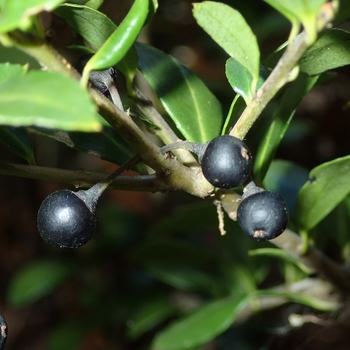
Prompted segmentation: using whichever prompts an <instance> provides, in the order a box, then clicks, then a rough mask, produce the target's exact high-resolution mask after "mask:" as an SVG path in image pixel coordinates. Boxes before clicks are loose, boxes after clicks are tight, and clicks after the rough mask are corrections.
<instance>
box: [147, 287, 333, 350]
mask: <svg viewBox="0 0 350 350" xmlns="http://www.w3.org/2000/svg"><path fill="white" fill-rule="evenodd" d="M262 297H273V298H282V300H281V304H282V303H286V302H288V301H292V302H295V303H300V304H304V305H307V306H309V307H312V308H315V309H317V310H322V311H334V310H335V309H336V307H337V303H335V302H332V301H324V300H321V299H318V298H315V297H314V296H309V295H302V294H297V293H291V292H285V291H282V292H281V291H276V290H261V291H256V292H253V293H250V294H248V295H245V296H240V297H237V296H230V297H227V298H223V299H220V300H216V301H214V302H211V303H209V304H207V305H204V306H203V307H201V308H200V309H198V310H196V311H195V312H194V313H192V314H191V315H189V316H187V317H184V318H183V319H181V320H179V321H175V322H174V323H173V324H171V325H170V326H169V327H168V328H167V329H165V330H164V331H162V332H160V333H158V334H157V335H156V337H155V339H154V342H153V344H152V349H153V350H185V349H192V348H194V347H195V346H199V345H202V344H204V343H206V342H208V341H210V340H211V339H213V338H215V337H216V336H218V335H219V334H221V333H222V332H223V331H225V330H226V329H227V328H228V327H230V326H231V325H232V323H234V322H235V320H236V318H237V316H238V315H239V314H240V312H241V311H242V310H243V309H244V307H246V306H247V305H248V304H249V303H250V302H251V301H253V300H254V299H258V298H262Z"/></svg>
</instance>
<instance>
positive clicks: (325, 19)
mask: <svg viewBox="0 0 350 350" xmlns="http://www.w3.org/2000/svg"><path fill="white" fill-rule="evenodd" d="M334 16H335V9H334V8H333V7H332V6H327V5H326V4H325V5H324V6H323V7H322V8H321V11H320V13H319V16H318V18H317V31H318V32H321V31H322V30H323V29H325V28H326V27H327V26H328V25H329V23H330V22H331V21H332V20H333V18H334ZM316 39H317V38H316V37H314V35H312V36H311V37H310V35H308V33H307V32H306V31H305V30H304V31H302V32H301V33H300V34H299V35H298V36H296V37H295V38H294V39H293V41H291V42H290V43H289V44H288V46H287V48H286V50H285V52H284V53H283V55H282V57H281V58H280V60H279V61H278V63H277V65H276V67H275V68H274V69H273V71H272V72H271V74H270V75H269V77H268V78H267V79H266V81H265V83H264V85H263V86H262V87H261V88H260V89H259V90H258V91H257V93H256V94H255V96H254V97H253V99H252V100H251V103H249V105H247V107H246V108H245V110H244V111H243V113H242V115H241V116H240V118H239V119H238V121H237V123H236V125H235V126H234V127H233V129H232V131H231V132H230V135H231V136H236V137H238V138H239V139H241V140H243V139H244V138H245V136H246V135H247V133H248V131H249V130H250V128H251V127H252V126H253V124H254V123H255V121H256V120H257V119H258V117H259V115H260V114H261V112H262V111H263V110H264V108H265V107H266V106H267V104H268V103H269V102H270V101H271V100H272V98H273V97H274V96H275V95H276V94H277V92H278V91H280V89H281V88H282V87H283V86H284V85H285V84H287V83H288V82H290V81H292V80H294V79H295V78H296V77H297V76H298V73H299V67H298V62H299V60H300V58H301V57H302V55H303V54H304V53H305V52H306V50H307V49H308V48H309V47H311V46H312V45H313V44H314V42H315V41H316Z"/></svg>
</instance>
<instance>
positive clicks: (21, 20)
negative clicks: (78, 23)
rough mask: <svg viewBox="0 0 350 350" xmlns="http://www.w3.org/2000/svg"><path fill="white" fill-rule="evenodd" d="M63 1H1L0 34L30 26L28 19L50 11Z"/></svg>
mask: <svg viewBox="0 0 350 350" xmlns="http://www.w3.org/2000/svg"><path fill="white" fill-rule="evenodd" d="M62 2H64V0H26V1H23V0H2V1H1V3H0V5H1V11H0V33H4V32H9V31H11V30H14V29H16V28H21V29H23V30H26V29H28V27H29V26H30V17H31V16H34V15H37V14H39V13H40V12H42V11H52V10H53V9H54V8H56V7H57V6H59V5H60V4H62Z"/></svg>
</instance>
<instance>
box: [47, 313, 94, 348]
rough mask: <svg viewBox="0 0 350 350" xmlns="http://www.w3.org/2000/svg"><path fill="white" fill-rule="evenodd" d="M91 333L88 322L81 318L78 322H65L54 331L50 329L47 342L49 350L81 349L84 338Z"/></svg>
mask: <svg viewBox="0 0 350 350" xmlns="http://www.w3.org/2000/svg"><path fill="white" fill-rule="evenodd" d="M88 331H89V325H88V324H87V322H86V321H85V320H84V319H82V318H79V319H78V320H65V321H64V323H61V324H59V325H58V326H56V327H55V328H54V329H53V330H51V329H50V333H49V334H48V337H47V340H46V344H45V345H46V347H45V349H47V350H62V349H65V350H76V349H79V347H81V343H82V342H83V341H84V336H86V333H87V332H88Z"/></svg>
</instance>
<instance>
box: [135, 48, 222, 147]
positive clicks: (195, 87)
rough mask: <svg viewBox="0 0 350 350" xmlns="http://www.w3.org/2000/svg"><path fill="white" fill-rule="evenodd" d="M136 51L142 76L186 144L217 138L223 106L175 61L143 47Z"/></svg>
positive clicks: (153, 49) (161, 53)
mask: <svg viewBox="0 0 350 350" xmlns="http://www.w3.org/2000/svg"><path fill="white" fill-rule="evenodd" d="M136 49H137V52H138V55H139V68H140V70H141V72H142V74H143V75H144V76H145V78H146V79H147V81H148V83H149V84H150V85H151V86H152V88H153V89H154V90H155V92H156V93H157V95H158V97H159V99H160V101H161V102H162V104H163V106H164V108H165V110H166V111H167V112H168V114H169V116H170V117H171V119H172V120H173V121H174V123H175V125H176V127H177V128H178V129H179V131H180V132H181V133H182V135H183V136H184V137H185V138H186V140H189V141H197V142H205V141H208V140H210V139H212V138H214V137H215V136H218V135H219V133H220V130H221V126H222V112H221V106H220V103H219V102H218V100H217V99H216V97H215V96H214V95H213V94H212V93H211V92H210V91H209V89H208V88H207V87H206V86H205V85H204V83H203V82H202V81H201V80H200V79H199V78H198V77H196V76H195V75H194V74H193V73H192V72H191V71H189V70H188V69H187V68H186V67H184V66H183V65H182V64H181V63H180V62H178V61H177V60H176V59H175V58H173V57H171V56H169V55H167V54H165V53H163V52H161V51H159V50H157V49H155V48H153V47H150V46H146V45H142V44H137V45H136Z"/></svg>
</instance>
